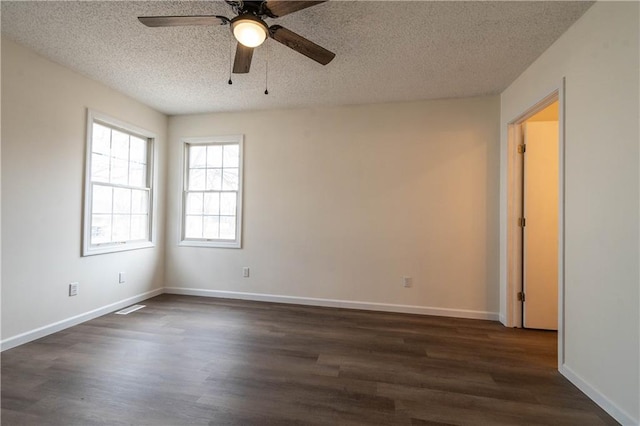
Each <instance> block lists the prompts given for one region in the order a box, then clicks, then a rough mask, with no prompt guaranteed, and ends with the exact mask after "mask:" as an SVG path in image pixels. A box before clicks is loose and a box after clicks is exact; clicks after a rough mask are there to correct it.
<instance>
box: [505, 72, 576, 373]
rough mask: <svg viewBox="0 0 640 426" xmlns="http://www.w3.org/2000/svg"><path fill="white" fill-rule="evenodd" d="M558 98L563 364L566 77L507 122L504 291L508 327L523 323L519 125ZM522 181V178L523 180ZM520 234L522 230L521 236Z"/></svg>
mask: <svg viewBox="0 0 640 426" xmlns="http://www.w3.org/2000/svg"><path fill="white" fill-rule="evenodd" d="M555 101H558V133H559V134H558V150H559V152H558V367H560V366H562V365H563V364H564V348H565V330H564V323H565V312H564V295H565V286H564V279H565V273H564V259H565V226H564V221H565V79H564V77H563V78H562V80H561V81H560V82H559V83H558V84H557V85H555V86H554V87H552V88H551V89H550V90H549V91H547V92H546V93H544V94H543V95H542V96H540V97H539V98H538V101H537V102H533V103H532V104H530V107H528V108H526V109H525V110H524V111H523V112H522V113H520V114H518V115H517V116H516V117H515V118H513V119H512V120H510V121H508V122H507V145H506V150H507V152H506V159H507V161H506V163H507V164H506V176H507V179H506V180H507V182H506V189H507V202H506V206H505V207H506V209H507V211H506V224H505V225H503V226H506V228H507V229H506V231H507V232H506V236H507V241H506V249H507V250H506V262H505V265H506V271H503V273H506V278H507V280H506V283H507V286H506V291H505V292H504V297H505V298H506V300H505V305H504V306H505V307H506V312H505V313H506V315H505V325H506V326H507V327H517V328H521V327H522V304H521V303H520V302H518V300H517V296H518V292H519V291H520V289H521V288H522V274H521V272H520V271H521V270H522V261H523V259H522V236H521V232H519V231H518V227H517V220H518V218H519V217H521V214H522V212H521V211H520V210H521V209H522V203H521V202H519V201H521V200H522V185H521V184H520V185H518V184H517V182H518V179H521V177H522V165H521V164H520V161H518V153H517V144H518V141H519V138H518V133H517V132H518V131H519V127H520V125H521V124H522V123H523V122H524V121H526V120H527V119H529V118H530V117H532V116H533V115H534V114H536V113H537V112H539V111H540V110H542V109H544V108H546V107H547V106H549V105H550V104H552V103H553V102H555ZM520 182H521V180H520ZM517 234H520V236H518V235H517Z"/></svg>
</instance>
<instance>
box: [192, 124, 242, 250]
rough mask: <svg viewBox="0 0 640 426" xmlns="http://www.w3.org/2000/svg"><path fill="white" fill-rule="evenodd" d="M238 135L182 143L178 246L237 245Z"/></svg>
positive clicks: (239, 214)
mask: <svg viewBox="0 0 640 426" xmlns="http://www.w3.org/2000/svg"><path fill="white" fill-rule="evenodd" d="M242 143H243V138H242V136H226V137H212V138H204V139H188V140H186V141H185V144H184V171H185V173H184V192H183V200H182V208H183V210H182V212H183V214H182V241H181V245H187V246H204V247H232V248H240V246H241V226H242Z"/></svg>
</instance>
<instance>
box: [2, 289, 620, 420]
mask: <svg viewBox="0 0 640 426" xmlns="http://www.w3.org/2000/svg"><path fill="white" fill-rule="evenodd" d="M143 304H146V305H147V307H146V308H144V309H142V310H139V311H137V312H134V313H132V314H129V315H114V314H110V315H106V316H103V317H101V318H98V319H95V320H92V321H89V322H86V323H84V324H81V325H79V326H76V327H73V328H69V329H67V330H64V331H62V332H59V333H56V334H53V335H51V336H48V337H45V338H43V339H40V340H37V341H35V342H32V343H29V344H26V345H23V346H20V347H17V348H14V349H11V350H8V351H5V352H4V353H2V424H3V425H6V426H8V425H65V426H66V425H93V424H107V425H125V424H126V425H186V424H204V425H207V424H210V425H226V424H238V425H251V424H256V425H269V424H322V425H338V424H339V425H347V424H367V425H371V424H398V425H411V424H415V425H461V424H464V425H534V424H535V425H581V426H584V425H603V424H617V423H616V422H615V421H614V420H613V419H612V418H610V417H609V416H608V415H607V414H606V413H605V412H604V411H603V410H601V409H600V408H599V407H598V406H597V405H595V404H594V403H593V402H591V400H589V399H588V398H587V397H586V396H585V395H583V394H582V393H581V392H580V391H579V390H577V389H576V388H575V387H574V386H573V385H571V384H570V383H569V382H568V381H567V380H566V379H564V378H563V377H562V376H561V375H560V374H559V373H558V372H557V371H556V334H555V333H552V332H540V331H529V330H516V329H508V328H505V327H503V326H502V325H500V324H498V323H495V322H490V321H476V320H464V319H454V318H442V317H429V316H417V315H404V314H392V313H379V312H366V311H353V310H341V309H330V308H318V307H304V306H295V305H281V304H272V303H260V302H246V301H234V300H224V299H209V298H200V297H188V296H174V295H162V296H158V297H155V298H153V299H150V300H147V301H146V302H144V303H143Z"/></svg>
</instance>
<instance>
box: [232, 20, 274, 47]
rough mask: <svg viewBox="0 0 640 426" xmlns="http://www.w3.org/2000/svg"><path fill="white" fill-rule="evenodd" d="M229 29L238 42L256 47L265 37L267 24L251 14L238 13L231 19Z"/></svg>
mask: <svg viewBox="0 0 640 426" xmlns="http://www.w3.org/2000/svg"><path fill="white" fill-rule="evenodd" d="M231 31H232V32H233V36H234V37H235V38H236V40H238V42H239V43H242V44H243V45H245V46H247V47H258V46H260V45H261V44H262V43H264V41H265V40H266V39H267V33H268V31H269V29H268V28H267V25H266V24H265V23H264V22H263V21H262V20H261V19H260V18H257V17H255V16H253V15H240V16H237V17H236V18H234V19H232V20H231Z"/></svg>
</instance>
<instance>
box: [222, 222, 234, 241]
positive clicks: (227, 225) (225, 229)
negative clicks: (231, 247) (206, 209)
mask: <svg viewBox="0 0 640 426" xmlns="http://www.w3.org/2000/svg"><path fill="white" fill-rule="evenodd" d="M220 238H221V239H223V240H234V239H235V238H236V218H235V217H230V216H220Z"/></svg>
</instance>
